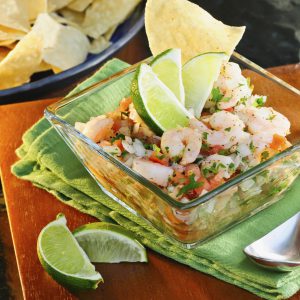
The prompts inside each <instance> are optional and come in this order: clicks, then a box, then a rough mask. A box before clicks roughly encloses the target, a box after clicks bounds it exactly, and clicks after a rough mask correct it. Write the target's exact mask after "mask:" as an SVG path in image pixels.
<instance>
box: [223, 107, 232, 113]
mask: <svg viewBox="0 0 300 300" xmlns="http://www.w3.org/2000/svg"><path fill="white" fill-rule="evenodd" d="M224 110H226V111H229V112H233V107H228V108H225V109H224Z"/></svg>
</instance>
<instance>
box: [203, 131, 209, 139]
mask: <svg viewBox="0 0 300 300" xmlns="http://www.w3.org/2000/svg"><path fill="white" fill-rule="evenodd" d="M202 137H203V139H204V140H207V137H208V132H203V133H202Z"/></svg>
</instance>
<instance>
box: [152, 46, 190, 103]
mask: <svg viewBox="0 0 300 300" xmlns="http://www.w3.org/2000/svg"><path fill="white" fill-rule="evenodd" d="M150 66H151V67H152V70H153V71H154V73H155V74H156V75H157V77H158V78H159V79H160V80H161V81H162V82H163V83H164V84H165V85H166V86H167V87H168V88H169V89H170V90H171V91H172V92H173V93H174V95H175V96H176V97H177V99H178V100H179V101H180V102H181V103H182V104H183V105H184V88H183V83H182V76H181V49H169V50H166V51H164V52H163V53H161V54H159V55H157V56H156V57H155V58H154V59H153V61H152V62H151V64H150Z"/></svg>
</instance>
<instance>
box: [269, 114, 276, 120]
mask: <svg viewBox="0 0 300 300" xmlns="http://www.w3.org/2000/svg"><path fill="white" fill-rule="evenodd" d="M275 117H276V115H275V114H271V115H270V116H269V117H268V118H267V120H268V121H272V120H273V119H274V118H275Z"/></svg>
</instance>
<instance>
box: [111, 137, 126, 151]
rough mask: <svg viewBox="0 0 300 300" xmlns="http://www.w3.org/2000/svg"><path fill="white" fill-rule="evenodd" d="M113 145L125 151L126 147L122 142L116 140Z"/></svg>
mask: <svg viewBox="0 0 300 300" xmlns="http://www.w3.org/2000/svg"><path fill="white" fill-rule="evenodd" d="M113 145H115V146H117V147H118V148H119V149H120V150H121V151H124V147H123V145H122V140H115V141H114V142H113Z"/></svg>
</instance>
